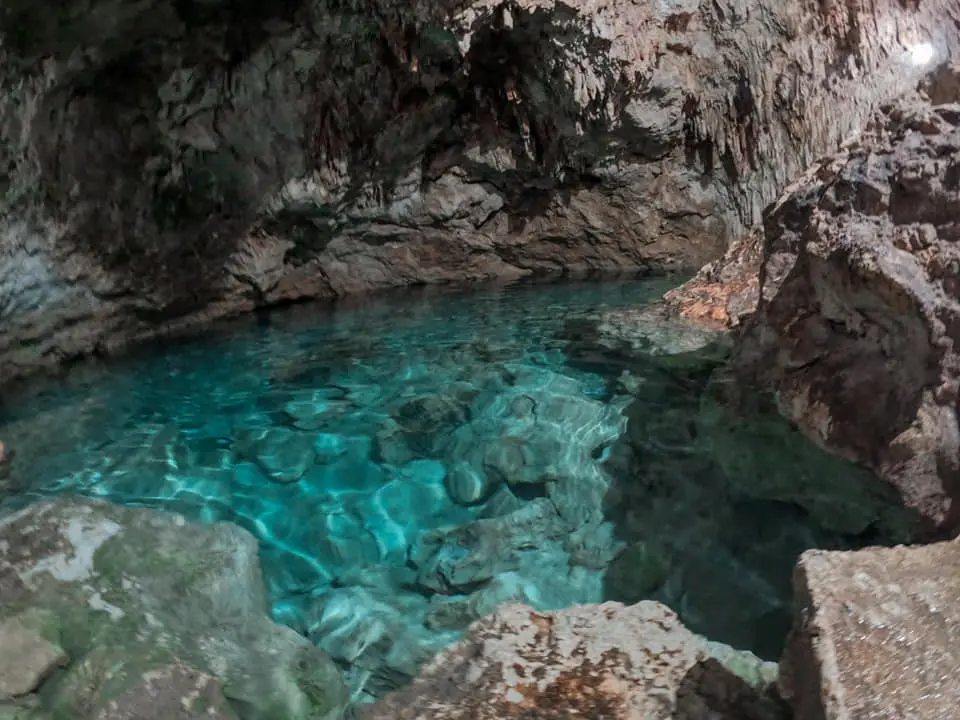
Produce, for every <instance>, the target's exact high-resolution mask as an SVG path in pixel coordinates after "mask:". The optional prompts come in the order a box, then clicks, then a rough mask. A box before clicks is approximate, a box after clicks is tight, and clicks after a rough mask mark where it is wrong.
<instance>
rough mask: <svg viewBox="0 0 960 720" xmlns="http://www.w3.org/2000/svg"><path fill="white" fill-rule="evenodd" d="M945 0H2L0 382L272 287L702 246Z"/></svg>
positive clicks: (677, 257) (766, 189)
mask: <svg viewBox="0 0 960 720" xmlns="http://www.w3.org/2000/svg"><path fill="white" fill-rule="evenodd" d="M958 14H960V13H958V10H957V8H956V4H955V3H954V2H953V1H952V0H923V1H921V2H910V3H904V2H901V1H900V0H877V1H876V2H872V3H870V4H869V5H867V6H860V5H855V4H852V3H844V2H839V1H837V2H822V3H814V4H784V3H782V2H779V0H777V1H774V0H721V1H720V2H712V3H706V2H703V3H701V2H695V1H694V0H669V1H668V2H659V3H653V2H644V3H633V2H628V1H627V0H611V1H608V2H598V1H594V0H578V1H577V2H575V3H572V4H571V3H556V2H552V1H551V2H548V1H547V0H523V1H522V2H503V3H497V2H494V0H473V1H472V2H465V1H464V0H460V1H458V2H439V3H429V4H426V5H424V4H421V5H409V4H407V5H404V4H395V3H393V2H392V1H391V0H378V1H377V2H375V3H373V4H368V5H364V6H363V7H360V6H357V5H352V4H350V3H342V2H327V1H322V0H284V2H280V3H270V4H264V3H259V4H257V3H247V2H241V3H235V2H230V3H228V2H225V1H223V0H212V1H206V2H195V1H191V0H146V1H144V2H132V1H130V0H95V2H90V3H83V4H81V3H75V2H64V3H60V4H58V5H57V7H56V8H55V9H51V8H49V7H46V6H41V5H39V4H37V3H34V2H29V1H28V0H11V2H7V3H5V4H4V7H3V8H2V10H0V38H2V45H0V103H2V112H0V118H2V120H0V168H2V172H3V175H2V180H3V182H2V186H0V187H2V188H3V195H2V200H0V218H2V223H0V323H2V327H3V333H2V334H0V378H2V379H4V380H10V379H12V378H13V377H15V376H18V375H20V374H22V373H24V372H27V371H29V370H30V369H32V368H35V367H37V366H38V365H42V364H51V363H55V362H57V361H59V360H62V359H64V358H72V357H76V356H78V355H83V354H90V353H94V354H95V353H103V352H108V351H110V350H111V349H113V348H115V347H116V346H118V345H121V344H123V343H125V342H127V341H129V340H131V339H134V338H138V337H144V336H148V335H154V334H157V333H166V332H174V331H178V330H182V329H185V328H187V327H190V326H195V325H197V324H198V323H202V322H204V321H207V320H209V319H210V318H213V317H217V316H222V315H226V314H231V313H235V312H239V311H242V310H245V309H250V308H253V307H256V306H264V305H269V304H272V303H277V302H281V301H285V300H296V299H300V298H310V297H322V296H332V295H340V294H343V293H347V292H351V291H356V290H363V289H369V288H375V287H382V286H387V285H406V284H414V283H426V282H442V281H449V280H457V279H475V278H487V277H515V276H518V275H523V274H528V273H531V272H546V271H561V270H563V271H584V270H594V269H638V268H647V267H651V266H656V267H664V266H677V265H695V264H699V263H701V262H703V261H705V260H709V259H712V258H715V257H717V256H719V255H721V254H722V253H723V251H724V250H725V248H726V246H727V244H728V243H729V241H730V240H731V239H734V238H736V237H738V236H740V235H741V233H742V231H743V230H744V229H745V228H746V227H749V226H750V225H752V224H753V223H754V222H755V221H756V220H757V219H758V218H759V215H760V211H761V209H762V208H763V207H764V206H765V205H766V204H767V203H768V202H770V201H771V200H773V199H774V197H775V196H776V193H777V192H778V191H779V190H780V189H781V188H782V187H783V186H784V185H785V184H786V182H787V181H788V180H789V179H790V178H791V177H793V176H794V175H795V174H796V173H797V172H798V171H799V170H800V169H801V168H803V167H805V166H806V165H807V164H809V163H810V162H811V161H813V160H814V159H815V158H816V157H817V156H819V155H820V154H822V153H823V152H825V151H828V150H830V149H832V148H834V147H836V146H837V144H838V143H839V142H840V140H841V139H842V138H843V137H845V136H846V135H847V134H848V133H850V132H851V131H852V130H854V129H855V128H857V127H859V126H860V124H861V123H862V121H863V120H864V119H865V118H866V117H867V115H868V113H869V110H870V108H871V107H872V106H874V105H875V104H876V103H877V102H878V101H880V100H882V99H885V98H888V97H890V96H892V95H894V94H897V93H899V92H901V91H903V90H904V89H906V88H907V87H909V86H910V85H912V84H913V82H914V80H915V75H916V73H917V72H918V68H917V67H915V66H914V65H913V64H912V63H911V55H910V53H911V50H912V49H913V50H916V49H917V48H921V49H924V48H928V49H929V50H930V53H928V54H931V55H934V56H937V55H943V54H946V53H948V52H951V51H952V50H954V49H955V46H956V36H955V33H953V30H952V25H953V24H955V23H956V22H957V16H958ZM921 55H922V53H921ZM926 59H927V58H924V57H919V56H918V60H920V61H923V60H926Z"/></svg>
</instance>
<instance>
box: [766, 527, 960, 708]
mask: <svg viewBox="0 0 960 720" xmlns="http://www.w3.org/2000/svg"><path fill="white" fill-rule="evenodd" d="M958 563H960V542H958V541H953V542H948V543H937V544H934V545H928V546H922V547H921V546H918V547H896V548H868V549H866V550H859V551H856V552H825V551H821V550H810V551H808V552H805V553H804V554H803V555H802V557H801V558H800V562H799V563H798V564H797V567H796V570H795V572H794V584H795V586H796V593H797V602H796V616H795V623H794V627H793V632H792V633H791V638H790V641H789V642H788V646H787V650H786V652H785V653H784V657H783V661H782V662H781V678H780V681H781V686H782V687H783V690H784V693H785V695H786V696H787V697H789V698H790V699H791V704H792V706H793V708H794V711H795V717H796V720H814V719H815V718H830V719H831V720H832V719H833V718H837V719H838V720H839V719H840V718H904V719H906V718H949V717H954V716H955V715H956V713H957V708H958V707H960V685H958V684H957V682H956V674H955V670H956V668H960V603H958V599H960V576H958V575H957V573H955V572H953V569H954V568H956V567H957V564H958Z"/></svg>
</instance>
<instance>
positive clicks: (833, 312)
mask: <svg viewBox="0 0 960 720" xmlns="http://www.w3.org/2000/svg"><path fill="white" fill-rule="evenodd" d="M958 75H960V67H957V66H944V67H942V68H941V69H940V70H939V71H937V72H936V73H935V74H933V75H932V76H931V77H930V78H929V79H928V80H927V81H925V82H924V84H923V85H922V87H921V92H920V93H919V94H918V95H912V96H910V97H909V98H907V99H905V100H903V101H902V102H899V103H897V104H895V105H891V106H889V107H887V108H885V109H884V111H883V112H882V113H881V114H880V115H879V116H878V117H877V119H876V120H875V121H874V122H873V123H872V125H871V126H870V127H869V128H868V129H867V131H866V132H865V133H864V134H863V135H862V137H860V138H859V139H858V140H857V141H855V142H852V143H850V145H849V146H848V147H847V148H846V149H844V150H843V151H842V152H841V153H839V154H837V155H834V156H831V157H829V158H826V159H825V160H823V161H822V162H821V163H819V164H818V165H817V166H815V167H814V168H812V169H811V170H810V172H809V173H808V174H807V175H806V176H805V177H804V178H802V179H801V180H800V181H798V182H797V183H796V184H795V185H794V186H793V187H792V188H791V189H790V190H789V191H788V192H787V193H785V195H784V196H783V198H781V200H780V201H779V202H778V203H777V204H776V205H775V206H774V207H772V208H771V209H770V210H769V212H768V213H767V217H766V220H765V223H764V225H765V228H764V232H765V244H764V251H763V261H762V268H761V271H760V298H759V305H758V307H757V310H756V312H755V313H754V314H753V315H752V316H751V318H750V319H749V321H748V322H747V323H746V326H745V328H744V331H743V333H742V335H741V337H740V338H739V340H738V345H737V351H736V354H735V359H734V364H735V366H736V369H737V373H738V375H739V378H740V379H741V380H742V381H745V382H744V384H747V385H754V384H756V385H759V386H761V387H764V388H768V389H771V390H774V391H776V393H777V397H778V402H779V407H780V410H781V412H782V413H783V414H784V415H785V416H786V417H787V418H789V419H790V420H792V421H793V422H795V423H796V424H797V425H798V426H799V427H800V428H801V429H802V430H803V431H804V432H805V433H806V434H807V435H809V436H810V437H812V438H813V439H814V440H816V441H817V442H818V443H820V444H822V445H823V446H825V447H826V448H828V449H830V450H832V451H834V452H836V453H838V454H839V455H841V456H843V457H846V458H849V459H851V460H856V461H859V462H862V463H864V464H865V465H867V466H868V467H870V468H871V469H873V470H875V471H876V472H877V474H879V475H880V476H881V477H882V478H884V479H886V480H888V481H889V482H890V483H891V484H892V485H893V486H894V488H896V490H897V491H898V492H899V494H900V495H901V496H902V498H903V502H904V503H905V504H906V506H908V507H909V508H912V509H914V510H916V511H917V512H918V513H920V515H921V516H922V517H923V518H924V520H925V528H926V532H927V533H928V534H933V535H944V534H949V533H953V532H955V531H956V530H957V529H960V427H958V418H957V404H958V401H960V353H958V348H960V251H958V240H960V225H958V223H957V218H958V217H960V83H958V82H957V79H958Z"/></svg>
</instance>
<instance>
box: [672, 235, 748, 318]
mask: <svg viewBox="0 0 960 720" xmlns="http://www.w3.org/2000/svg"><path fill="white" fill-rule="evenodd" d="M763 237H764V236H763V228H762V227H760V226H757V227H754V228H752V229H751V230H750V231H749V232H747V233H745V234H744V235H743V236H742V237H740V238H737V239H736V240H735V241H734V242H733V243H731V245H730V247H729V248H727V251H726V252H725V253H724V255H723V257H722V258H720V259H719V260H714V261H712V262H709V263H707V264H706V265H704V266H703V267H702V268H700V270H699V271H698V272H697V274H696V275H695V276H694V277H693V278H691V279H690V280H688V281H687V282H685V283H684V284H683V285H681V286H679V287H677V288H673V289H672V290H669V291H668V292H666V293H665V294H664V296H663V301H664V306H665V309H666V311H667V312H668V313H670V314H673V315H676V316H679V317H682V318H686V319H688V320H692V321H694V322H696V323H698V324H701V325H705V326H707V327H713V328H716V329H717V330H729V329H734V328H738V327H740V325H742V324H743V322H744V320H745V319H746V318H747V317H748V316H749V315H750V314H751V313H753V311H754V310H756V308H757V302H758V301H759V300H760V264H761V263H762V261H763Z"/></svg>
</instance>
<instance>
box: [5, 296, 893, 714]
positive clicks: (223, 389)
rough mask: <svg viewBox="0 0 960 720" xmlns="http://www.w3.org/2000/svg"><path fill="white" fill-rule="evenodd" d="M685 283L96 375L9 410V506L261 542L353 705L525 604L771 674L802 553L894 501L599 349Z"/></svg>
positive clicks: (369, 302) (877, 537) (155, 350)
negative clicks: (36, 505) (711, 643)
mask: <svg viewBox="0 0 960 720" xmlns="http://www.w3.org/2000/svg"><path fill="white" fill-rule="evenodd" d="M672 282H674V281H671V280H669V279H664V278H659V279H644V280H630V281H616V282H579V281H578V282H573V281H570V282H566V283H563V284H518V285H512V286H501V287H495V288H480V289H475V290H471V291H469V292H464V291H444V290H429V291H427V290H425V291H423V292H414V291H408V292H406V293H403V294H393V295H383V296H378V297H375V298H369V299H362V300H357V301H351V302H350V303H346V304H340V305H335V306H315V305H310V306H299V307H293V308H287V309H284V310H277V311H274V312H272V313H271V314H267V315H262V316H260V317H256V318H247V319H243V320H241V321H237V322H234V323H231V324H228V325H225V326H222V327H221V328H220V329H218V330H217V331H216V332H211V333H208V334H207V335H206V336H205V337H203V338H202V339H194V340H190V341H181V342H177V343H168V344H165V345H160V346H154V347H150V348H147V349H143V350H141V351H138V352H136V353H134V354H132V355H129V356H127V357H125V358H123V359H119V360H115V361H110V362H101V363H99V364H83V365H79V366H77V367H74V368H72V369H71V371H70V373H68V374H67V376H66V377H65V378H63V379H60V380H53V379H46V380H44V381H42V382H39V383H36V384H34V385H32V386H31V387H29V388H27V389H25V390H24V391H23V392H21V393H20V394H18V395H17V396H15V397H12V396H11V397H7V398H6V399H5V401H4V405H3V406H2V407H0V437H2V439H3V441H4V442H5V443H6V445H7V447H9V448H12V449H14V451H15V453H16V455H15V457H14V462H13V463H12V464H11V466H10V468H9V472H8V474H7V476H6V477H5V478H0V491H2V492H3V493H4V494H3V495H2V501H0V511H2V510H5V509H9V508H12V507H16V506H18V505H22V504H24V503H26V502H29V501H30V500H32V499H35V498H37V497H40V496H46V495H50V494H55V493H80V494H85V495H90V496H96V497H103V498H107V499H109V500H112V501H115V502H119V503H125V504H137V505H148V506H152V507H157V508H161V509H168V510H174V511H178V512H181V513H184V514H185V515H186V516H188V517H189V518H193V519H197V520H200V521H203V522H216V521H231V522H235V523H237V524H239V525H241V526H242V527H244V528H246V529H247V530H249V531H250V532H251V533H253V534H254V535H255V536H256V537H257V538H259V540H260V541H261V546H262V564H263V569H264V575H265V578H266V582H267V585H268V588H269V591H270V596H271V599H272V602H273V613H274V616H275V617H276V619H278V620H279V621H281V622H284V623H287V624H289V625H290V626H292V627H293V628H295V629H296V630H297V631H299V632H301V633H303V634H305V635H307V636H308V637H309V638H310V639H311V640H313V641H314V642H315V643H317V644H318V645H319V646H320V647H322V648H323V649H324V650H325V651H326V652H327V653H329V654H330V655H331V656H332V657H333V658H334V659H335V660H336V661H337V662H338V663H339V664H340V665H341V667H342V668H343V670H344V674H345V677H346V679H347V681H348V684H349V685H350V686H351V688H352V690H353V691H354V692H355V693H356V697H358V698H360V699H363V698H365V697H370V696H379V695H382V694H383V693H384V692H385V691H387V690H389V689H391V688H394V687H397V686H399V685H401V684H403V683H404V682H406V681H407V680H408V679H409V678H410V677H411V675H412V674H413V673H415V672H416V669H417V667H419V665H420V664H421V663H422V662H423V661H424V660H425V659H427V658H429V657H430V656H431V655H432V654H433V653H435V652H437V651H438V650H439V649H440V648H441V647H443V646H444V645H446V644H447V643H450V642H452V641H453V640H455V639H456V638H457V637H458V636H459V634H460V633H461V632H462V630H463V629H464V628H465V627H466V626H467V625H468V624H469V623H470V622H471V621H472V620H474V619H476V618H477V617H479V616H481V615H483V614H485V613H488V612H490V611H491V610H492V609H493V608H494V607H495V606H496V605H497V604H499V603H501V602H505V601H509V600H514V601H520V602H525V603H529V604H532V605H534V606H537V607H539V608H542V609H552V608H559V607H564V606H567V605H570V604H573V603H588V602H598V601H601V600H605V599H614V600H621V601H624V602H635V601H638V600H640V599H644V598H649V599H656V600H661V601H663V602H665V603H667V604H668V605H670V606H672V607H673V608H674V609H675V610H677V611H678V612H679V613H680V615H681V618H682V620H683V621H684V622H685V623H686V624H687V625H688V626H689V627H691V629H693V630H695V631H697V632H700V633H703V634H706V635H707V636H708V637H710V638H711V639H715V640H719V641H723V642H727V643H729V644H732V645H734V646H737V647H740V648H743V649H751V650H753V651H754V652H756V653H757V654H759V655H761V656H762V657H765V658H767V659H776V656H777V655H778V653H779V652H780V649H781V647H782V643H783V640H784V637H785V634H786V631H787V627H788V625H789V622H790V602H791V597H790V594H791V591H790V584H789V577H790V571H791V568H792V566H793V563H794V561H795V559H796V556H797V554H798V553H799V552H801V551H802V550H803V549H805V548H808V547H811V546H819V547H830V548H846V547H851V546H856V545H859V544H863V543H866V542H883V541H887V540H888V539H889V537H892V535H891V533H892V530H890V528H892V527H893V526H894V525H895V521H894V520H895V519H894V520H891V518H892V517H893V515H891V513H895V511H894V510H893V509H892V505H891V506H888V505H886V504H885V503H886V499H884V498H876V497H873V496H872V495H870V493H871V492H872V491H870V490H869V489H864V488H866V487H868V486H870V485H871V482H870V481H871V479H870V478H868V477H866V475H865V473H863V471H861V470H858V469H857V468H853V467H851V466H849V465H847V464H846V463H843V462H840V461H838V460H835V459H833V458H830V457H827V456H825V455H824V454H823V453H821V452H820V451H818V450H817V449H816V448H814V447H813V446H812V445H811V444H809V443H807V442H806V441H805V440H803V439H802V438H801V437H800V436H799V435H798V434H797V433H795V432H794V431H793V430H791V429H790V428H789V427H788V426H787V425H786V424H785V423H783V422H782V421H780V420H779V419H778V418H777V417H776V416H775V414H772V413H769V414H767V415H760V416H758V417H757V418H756V419H754V420H742V419H741V420H738V421H733V420H731V419H730V418H729V417H728V416H726V415H724V411H723V408H722V406H721V405H719V404H717V403H716V402H713V401H712V400H711V394H710V392H709V387H710V377H711V374H712V372H713V370H714V368H715V367H716V364H717V363H716V362H715V361H712V360H704V361H703V362H702V363H698V362H687V363H686V364H678V365H672V364H670V363H668V362H667V363H665V362H660V361H655V358H652V357H643V353H642V352H641V353H639V354H633V355H631V354H629V353H628V354H624V353H623V352H620V351H618V352H612V351H611V352H609V353H608V352H606V351H604V350H603V349H602V348H601V349H597V348H596V347H593V346H591V345H590V342H591V341H590V340H589V339H588V338H585V335H584V333H583V331H582V329H583V328H585V327H586V328H589V327H591V326H592V325H591V323H595V318H596V316H597V314H598V313H601V312H603V311H606V310H610V309H615V308H629V307H637V306H641V305H643V304H644V303H648V302H652V301H653V300H655V299H656V298H658V297H659V296H660V295H661V294H662V292H663V291H664V290H665V289H667V288H668V287H669V286H670V285H671V284H672ZM578 328H579V329H578ZM587 335H589V333H587ZM688 360H689V359H688ZM861 481H862V482H861ZM851 483H853V485H851ZM856 483H861V484H860V485H857V484H856ZM830 493H835V494H836V497H832V496H831V495H830ZM844 493H845V494H844ZM858 493H866V494H867V495H870V497H869V498H868V499H867V500H864V499H863V497H862V495H858ZM844 503H847V504H848V505H849V506H850V507H855V508H857V510H856V512H853V511H850V512H845V511H844V507H845V505H844ZM871 503H872V504H871Z"/></svg>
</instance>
